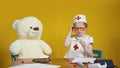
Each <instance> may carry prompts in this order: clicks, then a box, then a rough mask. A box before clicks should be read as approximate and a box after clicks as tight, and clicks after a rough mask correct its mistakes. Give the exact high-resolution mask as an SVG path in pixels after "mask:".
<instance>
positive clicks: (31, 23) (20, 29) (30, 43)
mask: <svg viewBox="0 0 120 68" xmlns="http://www.w3.org/2000/svg"><path fill="white" fill-rule="evenodd" d="M13 29H14V30H15V31H16V32H17V35H18V37H19V39H17V40H16V41H14V42H13V43H12V44H11V45H10V47H9V51H10V53H11V54H12V55H18V58H48V57H49V56H48V55H46V54H51V53H52V49H51V48H50V46H49V45H48V44H47V43H45V42H44V41H43V40H41V39H40V37H41V34H42V24H41V22H40V20H38V19H37V18H36V17H31V16H30V17H25V18H23V19H21V20H16V21H14V23H13Z"/></svg>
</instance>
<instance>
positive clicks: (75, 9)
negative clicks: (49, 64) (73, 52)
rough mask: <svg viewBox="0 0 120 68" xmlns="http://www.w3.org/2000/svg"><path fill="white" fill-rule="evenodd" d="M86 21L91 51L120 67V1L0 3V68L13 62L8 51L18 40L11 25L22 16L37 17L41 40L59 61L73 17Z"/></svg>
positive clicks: (22, 0) (26, 0) (7, 0)
mask: <svg viewBox="0 0 120 68" xmlns="http://www.w3.org/2000/svg"><path fill="white" fill-rule="evenodd" d="M79 13H82V14H85V15H86V16H87V18H88V24H89V28H88V30H87V33H88V34H89V35H92V36H93V37H94V39H95V40H94V41H95V43H94V49H100V50H102V51H103V52H104V58H111V59H113V61H114V63H115V64H117V65H120V62H119V61H120V58H119V57H120V55H119V51H120V30H119V29H120V22H119V20H120V0H19V1H18V0H3V1H0V68H7V67H8V66H9V65H10V64H11V63H12V62H11V58H10V54H9V52H8V48H9V45H10V43H11V42H13V41H14V40H16V39H17V35H16V33H15V31H14V30H13V29H12V22H13V21H14V20H16V19H20V18H23V17H25V16H36V17H38V18H39V19H40V20H41V21H42V23H43V26H44V30H43V34H42V39H43V40H44V41H46V42H47V43H48V44H50V46H51V47H52V49H53V53H52V55H51V56H52V57H53V58H61V57H63V56H64V54H65V53H66V51H67V50H68V48H65V47H64V46H63V43H64V39H65V37H66V35H67V33H68V30H69V26H70V25H71V24H72V22H73V16H74V15H76V14H79Z"/></svg>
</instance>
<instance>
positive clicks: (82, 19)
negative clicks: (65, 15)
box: [74, 14, 87, 23]
mask: <svg viewBox="0 0 120 68" xmlns="http://www.w3.org/2000/svg"><path fill="white" fill-rule="evenodd" d="M77 22H84V23H87V20H86V16H85V15H83V14H79V15H76V16H75V17H74V23H77Z"/></svg>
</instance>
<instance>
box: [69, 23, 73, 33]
mask: <svg viewBox="0 0 120 68" xmlns="http://www.w3.org/2000/svg"><path fill="white" fill-rule="evenodd" d="M72 31H73V24H72V25H71V26H70V32H72Z"/></svg>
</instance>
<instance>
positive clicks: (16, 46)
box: [9, 40, 21, 55]
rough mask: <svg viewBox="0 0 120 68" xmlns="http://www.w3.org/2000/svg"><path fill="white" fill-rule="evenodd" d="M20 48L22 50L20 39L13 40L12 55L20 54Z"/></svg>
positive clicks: (10, 50)
mask: <svg viewBox="0 0 120 68" xmlns="http://www.w3.org/2000/svg"><path fill="white" fill-rule="evenodd" d="M20 50H21V46H20V41H19V40H17V41H15V42H13V43H12V44H11V45H10V47H9V52H10V53H11V54H12V55H18V54H19V53H20Z"/></svg>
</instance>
